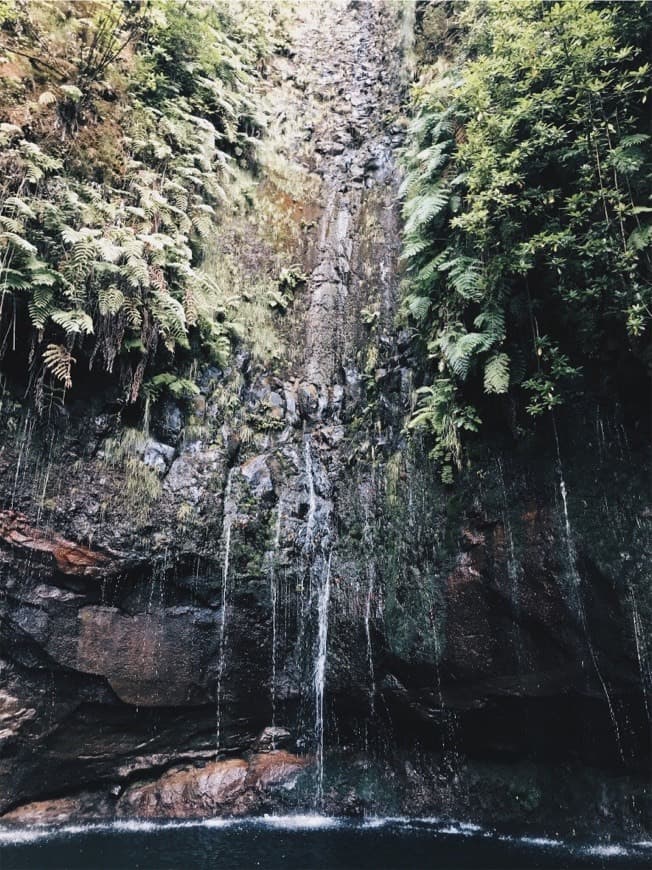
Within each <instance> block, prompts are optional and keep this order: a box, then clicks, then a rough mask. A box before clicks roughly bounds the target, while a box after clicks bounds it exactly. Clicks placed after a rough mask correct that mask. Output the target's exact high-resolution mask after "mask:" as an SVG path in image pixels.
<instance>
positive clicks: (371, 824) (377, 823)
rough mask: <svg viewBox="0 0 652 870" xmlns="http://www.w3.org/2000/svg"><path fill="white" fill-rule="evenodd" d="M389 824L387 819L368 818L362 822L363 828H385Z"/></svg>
mask: <svg viewBox="0 0 652 870" xmlns="http://www.w3.org/2000/svg"><path fill="white" fill-rule="evenodd" d="M386 825H387V819H379V818H375V817H373V818H367V819H364V820H363V822H362V827H363V828H384V827H386Z"/></svg>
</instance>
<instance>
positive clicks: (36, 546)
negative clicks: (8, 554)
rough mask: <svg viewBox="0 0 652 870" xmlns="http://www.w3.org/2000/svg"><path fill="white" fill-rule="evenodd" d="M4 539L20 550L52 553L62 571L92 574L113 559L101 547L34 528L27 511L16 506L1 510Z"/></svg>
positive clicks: (65, 572)
mask: <svg viewBox="0 0 652 870" xmlns="http://www.w3.org/2000/svg"><path fill="white" fill-rule="evenodd" d="M0 540H1V541H4V542H5V543H6V544H9V545H10V546H12V547H15V548H17V549H19V550H30V551H32V552H38V553H45V554H46V555H47V554H49V555H50V556H51V557H52V561H53V567H56V569H57V570H58V571H61V573H62V574H69V575H75V576H92V575H93V574H95V573H97V572H98V570H106V569H107V568H108V567H109V566H110V564H111V562H112V560H111V559H110V558H109V557H108V556H106V555H105V554H104V553H100V552H99V551H98V550H90V549H89V548H88V547H82V546H81V545H80V544H76V543H75V542H74V541H68V540H66V539H65V538H62V537H60V536H58V535H54V534H50V533H46V532H43V531H42V530H40V529H36V528H34V527H33V526H31V525H30V524H29V520H28V519H27V517H26V516H25V515H24V514H21V513H19V512H18V511H13V510H4V511H0Z"/></svg>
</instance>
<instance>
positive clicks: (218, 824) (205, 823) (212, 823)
mask: <svg viewBox="0 0 652 870" xmlns="http://www.w3.org/2000/svg"><path fill="white" fill-rule="evenodd" d="M241 823H242V820H241V819H219V818H216V819H203V820H202V821H201V822H200V823H199V824H200V825H201V827H202V828H231V827H233V826H234V825H237V824H241Z"/></svg>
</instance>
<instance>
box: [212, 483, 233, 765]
mask: <svg viewBox="0 0 652 870" xmlns="http://www.w3.org/2000/svg"><path fill="white" fill-rule="evenodd" d="M234 470H235V469H234V468H230V469H229V472H228V474H227V478H226V486H225V487H224V507H223V525H222V547H223V551H224V557H223V559H224V561H223V563H222V599H221V619H220V632H219V650H218V664H217V686H216V690H215V695H216V699H215V704H216V710H215V754H216V756H219V752H220V750H221V748H222V747H221V740H222V681H223V678H224V665H225V659H226V639H227V634H226V632H227V619H228V584H229V559H230V557H231V528H232V524H233V514H234V510H235V505H234V504H233V503H232V499H231V491H232V486H233V472H234Z"/></svg>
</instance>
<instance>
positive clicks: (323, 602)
mask: <svg viewBox="0 0 652 870" xmlns="http://www.w3.org/2000/svg"><path fill="white" fill-rule="evenodd" d="M331 558H332V552H330V553H329V554H328V558H327V559H325V560H324V571H323V576H322V578H321V582H320V585H319V591H318V597H317V619H318V623H317V652H316V656H315V675H314V681H315V682H314V687H315V742H316V744H317V752H316V761H317V791H316V796H315V804H316V806H318V807H320V806H321V804H322V802H323V799H324V689H325V687H326V658H327V654H328V605H329V602H330V594H331Z"/></svg>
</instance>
